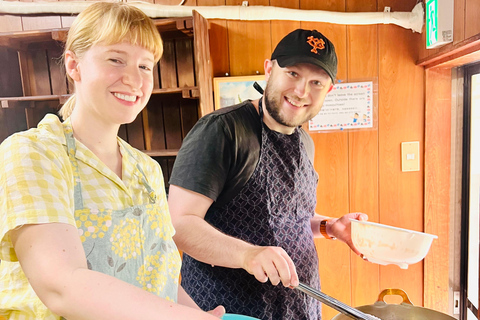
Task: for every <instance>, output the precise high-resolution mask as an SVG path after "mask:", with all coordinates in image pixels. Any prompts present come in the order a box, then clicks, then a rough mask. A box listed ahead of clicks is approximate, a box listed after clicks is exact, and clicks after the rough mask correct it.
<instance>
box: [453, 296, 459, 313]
mask: <svg viewBox="0 0 480 320" xmlns="http://www.w3.org/2000/svg"><path fill="white" fill-rule="evenodd" d="M453 314H460V291H454V292H453Z"/></svg>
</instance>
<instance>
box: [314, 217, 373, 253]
mask: <svg viewBox="0 0 480 320" xmlns="http://www.w3.org/2000/svg"><path fill="white" fill-rule="evenodd" d="M350 219H356V220H362V221H366V220H368V216H367V215H366V214H365V213H361V212H354V213H348V214H346V215H344V216H343V217H340V218H331V217H327V216H321V215H319V214H317V213H316V214H315V216H314V217H313V218H312V219H311V220H310V225H311V228H312V233H313V236H314V237H315V238H324V236H323V235H322V234H321V233H320V224H321V222H322V221H324V220H327V223H326V230H325V231H326V232H327V235H328V236H330V237H335V238H336V239H339V240H341V241H343V242H345V243H346V244H347V245H348V246H349V247H350V249H352V251H353V252H355V254H357V255H360V254H361V253H360V251H358V250H357V248H355V246H354V245H353V242H352V233H351V222H350Z"/></svg>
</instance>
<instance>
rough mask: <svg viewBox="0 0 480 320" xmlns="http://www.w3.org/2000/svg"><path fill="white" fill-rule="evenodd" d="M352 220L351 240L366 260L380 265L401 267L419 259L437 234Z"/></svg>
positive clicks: (426, 251)
mask: <svg viewBox="0 0 480 320" xmlns="http://www.w3.org/2000/svg"><path fill="white" fill-rule="evenodd" d="M350 221H351V222H352V241H353V244H354V246H355V247H356V248H357V249H358V251H360V252H361V253H362V254H363V255H364V256H365V258H367V260H368V261H370V262H373V263H378V264H382V265H387V264H396V265H398V266H399V267H400V268H402V269H407V268H408V265H410V264H414V263H417V262H419V261H421V260H422V259H423V258H425V256H426V255H427V253H428V250H430V245H431V244H432V241H433V239H436V238H438V237H437V236H436V235H433V234H428V233H423V232H418V231H413V230H408V229H401V228H397V227H392V226H388V225H385V224H380V223H375V222H369V221H358V220H354V219H350Z"/></svg>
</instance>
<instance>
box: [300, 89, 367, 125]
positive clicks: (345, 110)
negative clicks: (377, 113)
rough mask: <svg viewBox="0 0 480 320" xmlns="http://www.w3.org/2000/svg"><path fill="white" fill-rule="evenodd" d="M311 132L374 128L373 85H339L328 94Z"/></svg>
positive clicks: (311, 123)
mask: <svg viewBox="0 0 480 320" xmlns="http://www.w3.org/2000/svg"><path fill="white" fill-rule="evenodd" d="M308 127H309V129H310V131H320V130H322V131H323V130H344V129H364V128H373V83H372V82H371V81H370V82H351V83H338V84H336V85H335V86H334V87H333V90H332V91H331V92H330V93H329V94H327V96H326V98H325V101H324V103H323V107H322V109H321V110H320V112H319V113H318V114H317V115H316V116H315V117H314V118H313V119H312V120H310V121H309V123H308Z"/></svg>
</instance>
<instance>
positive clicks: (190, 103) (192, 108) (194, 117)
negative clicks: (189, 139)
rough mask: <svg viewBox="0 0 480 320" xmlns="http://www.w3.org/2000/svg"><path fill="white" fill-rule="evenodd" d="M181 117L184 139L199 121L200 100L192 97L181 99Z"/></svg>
mask: <svg viewBox="0 0 480 320" xmlns="http://www.w3.org/2000/svg"><path fill="white" fill-rule="evenodd" d="M180 119H181V123H182V141H183V138H185V136H186V135H187V133H188V132H189V131H190V129H192V128H193V126H194V125H195V123H197V121H198V101H196V100H192V99H182V100H180Z"/></svg>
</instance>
